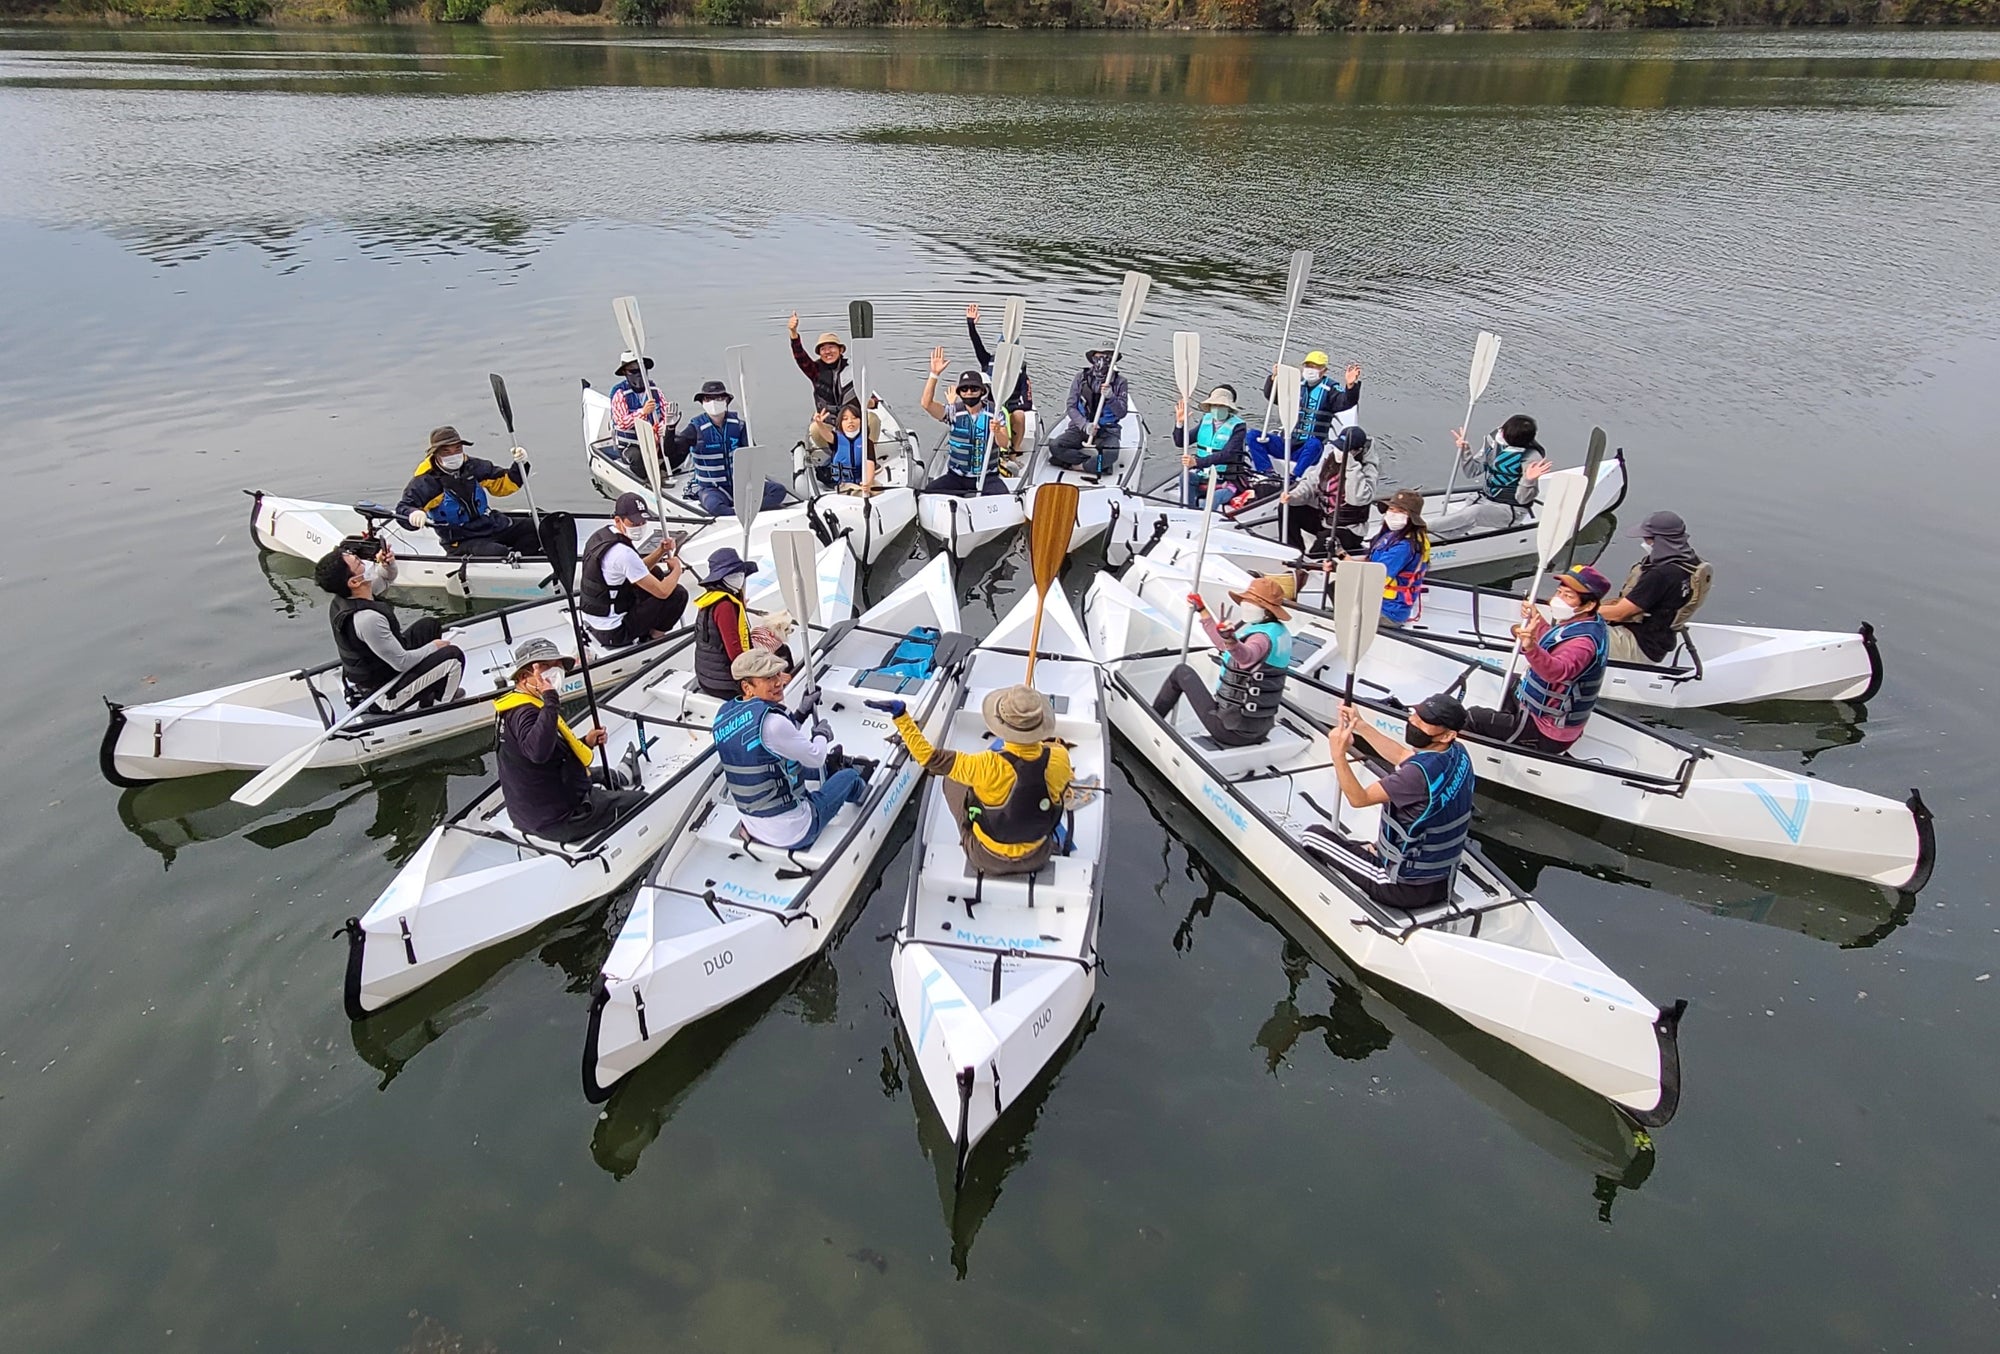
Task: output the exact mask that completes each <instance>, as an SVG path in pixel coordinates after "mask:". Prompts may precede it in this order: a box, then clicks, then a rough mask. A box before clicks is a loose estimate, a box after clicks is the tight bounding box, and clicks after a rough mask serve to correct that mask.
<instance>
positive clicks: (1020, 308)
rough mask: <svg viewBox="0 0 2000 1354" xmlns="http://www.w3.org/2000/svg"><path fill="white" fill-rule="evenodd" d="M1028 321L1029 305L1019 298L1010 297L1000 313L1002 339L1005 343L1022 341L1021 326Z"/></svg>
mask: <svg viewBox="0 0 2000 1354" xmlns="http://www.w3.org/2000/svg"><path fill="white" fill-rule="evenodd" d="M1027 319H1028V303H1027V302H1026V301H1023V300H1022V299H1021V298H1020V297H1018V296H1010V297H1008V298H1007V303H1006V305H1005V306H1003V307H1002V308H1001V311H1000V338H1001V341H1002V342H1005V343H1019V342H1020V341H1021V326H1022V325H1023V324H1025V323H1026V322H1027Z"/></svg>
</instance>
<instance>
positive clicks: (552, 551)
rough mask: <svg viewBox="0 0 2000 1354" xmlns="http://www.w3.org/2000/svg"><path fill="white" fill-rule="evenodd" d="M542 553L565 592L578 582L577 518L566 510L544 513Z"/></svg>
mask: <svg viewBox="0 0 2000 1354" xmlns="http://www.w3.org/2000/svg"><path fill="white" fill-rule="evenodd" d="M542 553H543V554H544V555H547V556H548V557H549V569H550V572H552V573H554V574H555V576H556V582H557V583H558V584H559V585H560V586H561V587H562V590H563V591H564V592H568V591H569V590H570V588H571V587H573V586H574V585H575V583H576V518H574V517H572V516H570V514H568V513H566V512H545V513H543V514H542Z"/></svg>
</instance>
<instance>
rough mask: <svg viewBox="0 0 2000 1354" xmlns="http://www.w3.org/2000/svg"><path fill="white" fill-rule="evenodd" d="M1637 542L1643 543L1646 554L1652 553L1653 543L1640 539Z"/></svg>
mask: <svg viewBox="0 0 2000 1354" xmlns="http://www.w3.org/2000/svg"><path fill="white" fill-rule="evenodd" d="M1639 544H1640V545H1643V546H1644V547H1646V553H1647V554H1649V555H1650V554H1652V553H1653V543H1652V542H1651V541H1641V542H1639Z"/></svg>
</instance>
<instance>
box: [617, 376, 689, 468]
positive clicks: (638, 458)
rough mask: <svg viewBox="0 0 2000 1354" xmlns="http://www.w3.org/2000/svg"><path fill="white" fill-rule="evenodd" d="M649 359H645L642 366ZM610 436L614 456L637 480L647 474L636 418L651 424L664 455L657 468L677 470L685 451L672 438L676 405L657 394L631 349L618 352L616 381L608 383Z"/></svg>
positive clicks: (676, 418) (677, 415)
mask: <svg viewBox="0 0 2000 1354" xmlns="http://www.w3.org/2000/svg"><path fill="white" fill-rule="evenodd" d="M652 369H653V359H652V358H650V357H649V358H647V359H646V370H647V371H651V370H652ZM610 398H611V437H612V440H613V443H614V444H615V449H616V450H617V452H618V458H619V459H620V460H621V461H623V462H624V463H625V468H626V469H628V470H630V471H631V472H632V473H633V474H634V475H637V476H638V477H639V478H640V479H641V480H644V479H647V478H648V472H647V470H646V459H645V457H644V456H642V455H640V453H639V421H640V420H641V419H644V420H645V421H646V422H648V423H650V424H652V425H653V434H654V436H655V438H656V439H657V441H658V442H659V446H660V454H661V455H662V456H664V457H666V458H667V464H666V465H664V466H662V467H661V469H662V470H663V471H664V470H668V469H674V470H678V469H679V468H680V464H681V461H682V459H683V458H684V457H685V456H686V454H687V453H686V452H685V451H683V450H682V448H681V446H680V444H679V442H678V441H677V440H676V438H675V433H674V425H675V424H677V423H678V422H680V416H681V411H680V406H678V405H676V404H675V403H674V402H673V401H672V400H669V399H666V398H665V397H663V396H662V395H661V394H660V388H659V387H658V386H656V385H654V384H653V378H652V377H650V376H646V375H643V374H642V373H641V372H640V370H639V357H638V354H636V353H634V352H633V351H632V350H631V349H629V348H628V349H626V350H625V351H624V352H622V353H620V354H618V384H616V385H614V386H612V387H611V395H610Z"/></svg>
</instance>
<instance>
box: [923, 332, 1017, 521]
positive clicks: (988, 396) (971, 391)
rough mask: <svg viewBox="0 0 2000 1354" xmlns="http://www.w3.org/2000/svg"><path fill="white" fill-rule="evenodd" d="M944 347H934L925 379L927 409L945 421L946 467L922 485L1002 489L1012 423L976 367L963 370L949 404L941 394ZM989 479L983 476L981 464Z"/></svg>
mask: <svg viewBox="0 0 2000 1354" xmlns="http://www.w3.org/2000/svg"><path fill="white" fill-rule="evenodd" d="M944 369H945V356H944V349H942V348H933V349H931V374H930V375H929V376H928V377H927V378H925V380H924V394H923V400H922V403H923V407H924V412H925V413H927V414H929V415H930V416H931V417H932V418H934V419H936V420H937V421H938V422H940V423H942V424H944V425H945V442H944V453H945V470H944V473H943V474H942V475H937V476H934V477H933V478H932V479H931V481H930V482H929V483H928V484H926V485H925V486H924V492H925V493H927V494H960V495H966V494H1004V493H1006V492H1007V486H1006V485H1005V484H1002V483H1001V482H1000V459H1001V457H1003V456H1004V455H1006V453H1007V452H1008V451H1010V450H1011V449H1012V448H1013V445H1014V442H1013V428H1012V426H1011V425H1010V423H1009V421H1008V420H1007V419H1005V418H1003V417H1001V416H1000V414H999V413H998V412H997V411H995V410H994V409H993V407H992V396H993V391H992V389H991V388H990V387H989V386H988V385H987V384H986V377H985V375H984V374H983V373H981V372H977V371H962V372H960V373H959V374H958V385H957V386H956V387H955V388H954V389H953V392H952V400H951V403H950V404H949V405H946V404H940V403H939V402H938V398H937V385H938V377H940V376H942V375H944ZM982 465H983V466H984V467H985V469H986V477H985V479H983V480H982V479H981V478H980V477H979V472H980V467H981V466H982Z"/></svg>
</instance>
